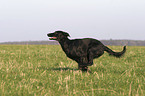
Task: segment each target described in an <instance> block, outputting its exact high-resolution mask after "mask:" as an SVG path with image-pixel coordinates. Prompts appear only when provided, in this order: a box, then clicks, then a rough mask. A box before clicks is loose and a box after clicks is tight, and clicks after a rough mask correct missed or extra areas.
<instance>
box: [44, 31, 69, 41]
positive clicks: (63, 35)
mask: <svg viewBox="0 0 145 96" xmlns="http://www.w3.org/2000/svg"><path fill="white" fill-rule="evenodd" d="M47 36H48V37H50V38H49V39H50V40H57V41H59V40H61V39H66V38H67V37H68V36H69V37H70V35H69V34H68V33H66V32H63V31H55V32H54V33H49V34H47Z"/></svg>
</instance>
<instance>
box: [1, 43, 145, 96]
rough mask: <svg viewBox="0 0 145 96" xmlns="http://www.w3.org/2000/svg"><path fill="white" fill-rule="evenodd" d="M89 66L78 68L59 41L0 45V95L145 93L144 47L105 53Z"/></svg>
mask: <svg viewBox="0 0 145 96" xmlns="http://www.w3.org/2000/svg"><path fill="white" fill-rule="evenodd" d="M110 48H111V49H113V50H115V51H121V50H122V47H120V46H110ZM89 69H90V70H91V72H82V71H79V70H77V63H76V62H75V61H72V60H71V59H69V58H67V57H66V55H65V54H64V52H63V51H62V50H61V48H60V46H59V45H0V96H145V47H129V46H128V47H127V52H126V54H125V56H123V57H122V58H115V57H112V56H109V55H108V54H107V53H105V54H104V55H103V56H102V57H100V58H98V59H95V60H94V65H93V66H90V67H89Z"/></svg>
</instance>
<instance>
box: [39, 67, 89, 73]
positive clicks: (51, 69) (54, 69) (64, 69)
mask: <svg viewBox="0 0 145 96" xmlns="http://www.w3.org/2000/svg"><path fill="white" fill-rule="evenodd" d="M39 69H43V70H49V71H82V70H79V69H76V68H69V67H65V68H62V67H59V68H46V67H39ZM82 72H89V73H92V72H91V71H90V70H88V71H82Z"/></svg>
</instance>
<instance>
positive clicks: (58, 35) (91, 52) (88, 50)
mask: <svg viewBox="0 0 145 96" xmlns="http://www.w3.org/2000/svg"><path fill="white" fill-rule="evenodd" d="M47 35H48V37H51V38H50V40H57V41H58V42H59V43H60V45H61V47H62V49H63V51H64V52H65V54H66V55H67V57H69V58H71V59H73V60H75V61H76V62H77V63H78V68H79V69H81V70H83V71H86V70H87V69H88V67H87V66H91V65H93V59H95V58H98V57H100V56H101V55H103V54H104V51H106V52H108V53H109V54H110V55H112V56H115V57H121V56H122V55H123V54H124V53H125V51H126V46H124V48H123V51H121V52H114V51H112V50H111V49H109V48H108V47H107V46H104V45H103V44H102V43H101V42H100V41H98V40H96V39H92V38H84V39H74V40H70V39H68V36H69V34H68V33H66V32H63V31H55V32H54V33H49V34H47Z"/></svg>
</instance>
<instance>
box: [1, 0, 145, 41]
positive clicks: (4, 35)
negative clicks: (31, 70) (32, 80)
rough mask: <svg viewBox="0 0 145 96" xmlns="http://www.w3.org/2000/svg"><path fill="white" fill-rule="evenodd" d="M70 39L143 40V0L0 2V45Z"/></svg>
mask: <svg viewBox="0 0 145 96" xmlns="http://www.w3.org/2000/svg"><path fill="white" fill-rule="evenodd" d="M57 30H63V31H66V32H68V33H69V34H70V36H71V38H85V37H90V38H95V39H99V40H102V39H131V40H145V0H0V42H8V41H11V42H12V41H30V40H31V41H34V40H48V37H47V36H46V34H47V33H49V32H54V31H57Z"/></svg>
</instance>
